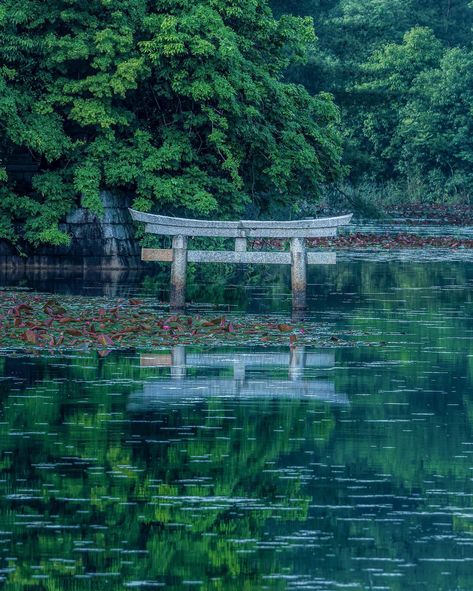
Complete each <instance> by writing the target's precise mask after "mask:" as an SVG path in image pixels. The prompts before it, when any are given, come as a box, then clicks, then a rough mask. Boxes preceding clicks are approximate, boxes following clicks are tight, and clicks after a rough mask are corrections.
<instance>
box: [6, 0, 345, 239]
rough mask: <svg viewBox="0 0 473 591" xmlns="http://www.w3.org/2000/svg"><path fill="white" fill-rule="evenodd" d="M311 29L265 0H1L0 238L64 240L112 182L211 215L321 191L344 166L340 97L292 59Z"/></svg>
mask: <svg viewBox="0 0 473 591" xmlns="http://www.w3.org/2000/svg"><path fill="white" fill-rule="evenodd" d="M314 39H315V36H314V31H313V23H312V19H311V18H309V17H306V18H299V17H296V16H283V17H281V18H280V19H275V18H274V16H273V14H272V11H271V9H270V7H269V6H268V2H267V0H157V1H154V2H151V1H150V0H133V1H130V0H90V1H88V2H81V1H79V0H46V1H44V2H34V1H32V0H4V1H3V3H2V5H1V6H0V124H1V128H2V133H1V136H0V156H1V157H0V182H1V188H0V238H4V239H8V240H10V241H16V240H17V239H18V236H17V232H16V230H15V226H16V223H17V222H18V221H22V222H25V223H24V226H23V228H24V230H23V232H24V237H25V238H26V239H27V240H28V241H30V242H32V243H39V242H48V243H52V244H63V243H66V242H67V240H68V237H67V235H65V234H64V233H63V232H61V231H60V230H59V229H58V222H59V221H60V220H61V219H63V218H64V216H65V214H66V213H67V212H69V211H70V210H71V209H73V208H74V207H75V206H77V204H78V203H79V202H80V203H81V204H82V205H83V206H85V207H87V208H90V209H91V210H93V211H97V212H99V211H100V208H101V201H100V192H101V191H102V190H104V189H107V190H114V191H120V192H122V193H123V194H128V195H132V196H133V197H134V205H135V207H137V208H139V209H141V210H148V211H149V210H151V209H153V208H155V209H156V208H158V209H160V210H171V211H172V210H176V209H182V210H185V211H186V212H187V213H189V212H192V213H194V214H199V215H203V216H208V215H212V214H213V215H215V214H217V213H218V215H221V216H225V215H232V214H233V215H235V214H236V213H237V212H238V211H241V209H242V208H243V206H244V205H245V204H246V203H248V202H250V201H253V202H254V203H256V204H257V206H258V207H259V208H260V210H264V209H265V208H266V207H267V206H268V201H269V196H271V198H274V199H275V200H276V201H278V200H279V201H281V202H286V203H291V204H293V203H294V202H296V201H297V199H299V198H302V197H304V198H309V199H313V198H314V197H315V196H316V195H317V193H318V192H319V191H320V187H321V185H322V184H323V183H326V182H330V181H333V180H334V179H336V178H338V177H339V176H340V174H341V171H342V167H341V164H340V157H341V140H340V135H339V131H338V111H337V108H336V107H335V105H334V102H333V100H332V98H331V96H329V95H328V94H326V93H324V92H321V93H318V94H317V95H315V96H311V95H310V94H309V93H308V92H307V91H306V90H305V88H304V87H303V86H301V85H298V84H293V83H288V82H286V81H284V80H283V74H284V72H285V70H286V69H287V67H288V66H289V65H290V64H296V63H302V62H303V61H304V59H305V57H306V54H307V49H308V47H309V46H310V45H311V44H312V43H313V42H314ZM23 154H27V155H29V157H30V158H31V160H32V163H33V168H34V174H33V176H32V181H31V186H25V183H21V182H19V181H18V179H17V178H16V177H15V175H14V174H12V173H11V170H10V169H9V167H8V163H9V162H11V161H12V159H14V158H15V157H18V156H19V155H23Z"/></svg>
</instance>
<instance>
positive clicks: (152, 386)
mask: <svg viewBox="0 0 473 591" xmlns="http://www.w3.org/2000/svg"><path fill="white" fill-rule="evenodd" d="M140 365H141V367H147V368H152V367H156V368H169V372H166V373H165V374H164V375H163V374H162V373H161V375H160V376H159V377H158V376H157V377H156V378H151V379H150V380H149V381H145V382H144V383H143V387H142V390H141V391H140V392H135V393H134V394H132V395H131V397H130V401H129V405H128V408H129V410H145V409H147V408H148V409H152V408H153V406H155V405H159V404H161V403H162V402H163V401H165V400H173V401H176V400H177V399H183V400H184V399H202V398H207V397H223V398H241V399H248V398H275V399H280V398H283V399H288V398H298V399H313V400H318V401H320V402H327V403H331V404H342V405H344V404H348V398H347V396H346V394H342V393H337V392H336V390H335V384H334V382H333V381H332V380H330V379H329V377H328V375H327V373H328V371H329V370H330V369H332V368H333V367H334V365H335V355H334V353H333V352H312V351H306V350H305V348H304V347H291V349H290V350H289V351H288V352H287V353H284V352H282V353H281V352H266V351H265V352H255V353H240V352H235V353H234V352H228V353H195V352H192V351H187V350H186V347H185V346H183V345H178V346H176V347H174V348H173V349H172V351H171V353H161V354H155V355H150V354H143V355H142V356H141V359H140ZM230 368H232V369H233V371H232V375H230V376H227V375H224V376H222V375H219V374H218V373H216V371H215V370H219V369H220V370H222V372H221V373H223V372H224V370H225V369H228V370H230ZM190 369H192V372H191V374H190V373H189V371H188V370H190ZM281 371H287V378H284V377H279V376H280V374H281ZM228 373H229V372H228ZM278 374H279V375H278Z"/></svg>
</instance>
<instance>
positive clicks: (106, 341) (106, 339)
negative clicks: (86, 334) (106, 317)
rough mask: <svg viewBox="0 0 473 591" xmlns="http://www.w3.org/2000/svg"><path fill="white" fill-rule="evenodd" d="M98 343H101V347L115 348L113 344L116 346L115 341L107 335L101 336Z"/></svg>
mask: <svg viewBox="0 0 473 591" xmlns="http://www.w3.org/2000/svg"><path fill="white" fill-rule="evenodd" d="M97 341H98V342H99V344H100V345H108V346H113V344H114V343H113V339H112V338H111V337H109V336H108V335H106V334H100V335H99V336H98V337H97Z"/></svg>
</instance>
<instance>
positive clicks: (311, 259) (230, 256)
mask: <svg viewBox="0 0 473 591" xmlns="http://www.w3.org/2000/svg"><path fill="white" fill-rule="evenodd" d="M141 257H142V259H143V260H144V261H161V262H171V261H172V249H162V248H143V249H142V251H141ZM187 260H188V261H189V262H190V263H232V264H239V263H241V264H259V265H290V264H291V253H290V252H278V251H271V252H261V251H230V250H188V251H187ZM307 263H308V264H309V265H334V264H335V263H336V254H335V253H334V252H308V253H307Z"/></svg>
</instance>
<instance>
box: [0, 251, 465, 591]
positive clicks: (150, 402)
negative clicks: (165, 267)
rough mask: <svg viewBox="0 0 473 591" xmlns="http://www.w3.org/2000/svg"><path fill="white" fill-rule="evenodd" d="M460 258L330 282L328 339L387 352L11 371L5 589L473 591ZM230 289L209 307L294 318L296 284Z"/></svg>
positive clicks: (1, 453) (146, 286)
mask: <svg viewBox="0 0 473 591" xmlns="http://www.w3.org/2000/svg"><path fill="white" fill-rule="evenodd" d="M444 254H445V253H437V255H436V256H434V257H433V256H431V254H430V255H429V254H428V253H427V254H426V253H421V254H420V256H418V257H417V258H416V257H414V256H411V257H409V256H408V255H403V257H405V260H404V259H403V258H402V257H398V258H397V259H396V257H391V258H389V256H387V255H384V256H383V257H378V259H376V257H373V256H369V255H367V254H365V255H363V256H361V255H360V256H358V257H356V256H355V257H352V258H350V257H348V256H347V257H345V258H343V257H342V258H341V261H340V262H339V264H338V265H337V266H336V267H334V268H330V269H312V270H311V273H310V282H311V286H310V290H309V300H310V307H311V309H310V312H309V316H310V319H311V320H314V321H316V322H320V323H324V324H326V325H328V326H331V327H333V330H334V331H355V332H362V333H369V335H370V336H369V338H367V343H368V341H369V342H371V341H377V342H378V343H381V345H378V346H369V345H368V344H366V345H365V346H362V345H360V346H356V347H337V345H336V342H334V344H333V347H326V348H323V349H310V348H305V349H304V348H302V347H294V348H292V349H290V348H289V346H287V347H284V346H278V347H266V348H264V347H253V348H241V347H240V348H231V347H220V348H210V347H207V348H206V347H202V346H201V347H200V348H189V347H175V348H174V349H162V350H152V349H150V350H146V351H126V352H112V353H111V354H110V355H109V356H107V357H105V358H99V357H98V355H97V354H96V353H93V352H90V353H87V352H78V353H68V354H64V355H54V356H53V355H49V356H48V354H47V353H43V354H39V353H38V354H34V355H31V354H30V355H27V354H26V353H21V352H17V353H14V354H13V353H11V352H10V353H6V352H5V353H4V354H3V355H1V356H0V588H2V589H5V590H8V591H10V590H15V591H17V590H18V591H20V590H22V591H23V590H35V591H36V590H38V591H42V590H45V591H46V590H48V591H50V590H54V591H56V590H64V591H72V590H89V589H90V590H93V591H100V590H102V589H104V590H105V589H106V590H111V589H129V588H130V589H133V588H136V589H154V588H156V589H161V588H163V589H169V590H173V591H184V590H202V591H203V590H205V591H207V590H209V591H210V590H215V591H227V590H228V591H230V590H232V591H233V590H241V591H243V590H245V591H251V590H263V589H267V590H288V591H296V590H316V591H335V590H339V589H349V590H363V591H365V590H366V591H371V590H373V591H374V590H379V591H381V590H386V591H388V590H389V591H398V590H399V591H401V590H402V591H409V590H411V589H412V590H413V589H416V590H418V589H426V590H427V589H428V590H429V591H433V590H442V591H443V590H445V591H447V590H448V591H454V590H455V591H456V590H465V591H466V590H469V591H471V590H472V589H473V389H472V385H473V373H472V371H473V344H472V336H473V298H472V286H473V266H472V265H471V262H470V261H469V260H468V258H466V259H465V260H462V258H461V256H460V257H459V258H456V259H455V257H453V258H452V259H451V260H449V259H448V258H447V256H446V255H445V256H444ZM406 257H407V258H406ZM218 273H220V280H218V277H215V278H214V279H215V281H214V282H213V281H210V280H209V278H208V277H207V278H206V277H204V278H201V279H199V276H198V274H195V275H193V279H192V280H191V285H190V288H189V290H190V297H191V298H192V299H193V300H194V301H195V302H197V304H198V305H200V306H202V305H203V304H206V303H212V302H213V303H217V304H218V305H219V306H220V308H224V307H225V306H226V307H227V308H228V310H229V313H230V314H232V313H235V314H237V313H240V312H241V311H245V310H246V311H247V312H248V313H252V312H258V313H267V314H275V315H277V317H278V318H286V317H287V315H288V312H289V309H290V299H289V295H290V294H289V286H288V275H287V272H286V271H281V270H272V271H268V272H267V273H266V272H263V273H262V274H260V275H257V274H256V273H254V274H251V272H250V273H249V274H247V275H245V283H246V287H237V284H238V280H239V279H241V277H240V278H238V277H236V278H235V277H233V278H232V277H231V276H230V275H226V274H225V272H224V271H223V270H222V271H219V272H218ZM125 279H126V278H125ZM128 281H131V279H130V278H128ZM10 283H11V285H20V286H22V287H23V288H28V287H29V288H36V289H40V290H51V291H52V290H54V291H56V293H57V292H61V291H62V292H64V293H70V292H71V291H75V292H77V293H89V294H90V293H99V292H100V293H109V294H112V295H130V294H132V293H133V294H140V295H141V296H144V297H155V294H156V296H159V295H160V294H161V295H162V294H163V293H164V290H163V286H164V284H165V275H164V274H162V275H161V274H158V275H156V277H154V278H153V277H148V278H146V279H143V277H139V278H136V277H135V278H134V283H130V282H128V283H127V282H126V281H125V280H124V278H121V279H120V280H117V281H115V282H114V283H113V282H112V283H109V284H105V285H103V286H101V285H98V284H97V283H96V282H94V281H81V280H79V279H77V280H75V281H74V280H72V279H69V280H68V279H67V278H62V279H57V278H56V279H54V280H52V279H51V278H45V277H40V278H38V277H36V278H29V279H28V278H23V279H21V281H20V280H18V278H15V279H14V280H13V279H12V281H11V282H10ZM213 283H215V285H214V284H213ZM211 284H212V285H211ZM163 297H164V296H163ZM225 302H226V303H225Z"/></svg>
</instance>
